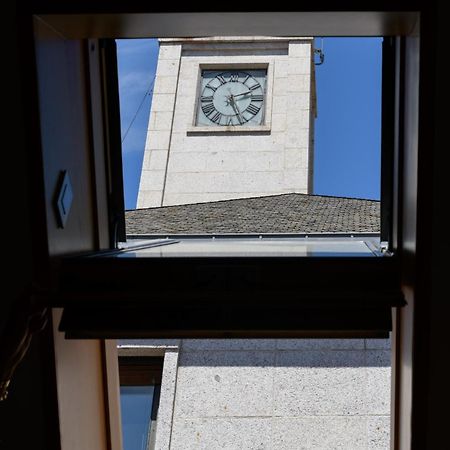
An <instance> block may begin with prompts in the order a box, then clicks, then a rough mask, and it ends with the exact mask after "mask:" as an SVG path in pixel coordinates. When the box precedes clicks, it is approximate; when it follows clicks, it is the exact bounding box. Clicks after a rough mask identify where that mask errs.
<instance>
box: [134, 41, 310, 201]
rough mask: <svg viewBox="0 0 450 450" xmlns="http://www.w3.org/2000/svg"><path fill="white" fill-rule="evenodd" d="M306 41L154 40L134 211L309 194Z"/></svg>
mask: <svg viewBox="0 0 450 450" xmlns="http://www.w3.org/2000/svg"><path fill="white" fill-rule="evenodd" d="M312 46H313V39H312V38H305V37H295V38H278V37H276V38H275V37H215V38H195V39H160V51H159V59H158V66H157V72H156V79H155V86H154V91H153V100H152V107H151V113H150V120H149V125H148V134H147V141H146V145H145V154H144V162H143V167H142V174H141V180H140V187H139V195H138V201H137V207H138V208H147V207H158V206H168V205H179V204H186V203H198V202H210V201H217V200H227V199H232V198H244V197H255V196H263V195H274V194H282V193H288V192H298V193H311V191H312V176H313V137H314V136H313V134H314V118H315V112H316V110H315V81H314V61H313V50H312Z"/></svg>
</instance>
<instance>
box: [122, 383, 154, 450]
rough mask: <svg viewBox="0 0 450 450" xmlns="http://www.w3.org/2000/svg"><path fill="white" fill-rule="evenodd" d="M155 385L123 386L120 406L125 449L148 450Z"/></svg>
mask: <svg viewBox="0 0 450 450" xmlns="http://www.w3.org/2000/svg"><path fill="white" fill-rule="evenodd" d="M153 394H154V386H121V387H120V407H121V413H122V436H123V448H124V450H146V449H147V440H148V435H149V432H150V420H151V417H150V416H151V410H152V403H153Z"/></svg>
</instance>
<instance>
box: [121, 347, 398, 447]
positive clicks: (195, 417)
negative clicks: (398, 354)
mask: <svg viewBox="0 0 450 450" xmlns="http://www.w3.org/2000/svg"><path fill="white" fill-rule="evenodd" d="M164 345H168V346H170V354H169V358H168V359H167V366H166V360H165V363H164V365H165V367H164V371H165V372H164V375H163V381H162V392H163V393H164V392H166V393H167V390H168V389H169V391H170V392H171V394H170V395H162V396H161V403H160V410H159V413H158V425H157V431H156V434H157V443H158V445H157V448H158V450H163V449H165V450H169V449H170V450H193V449H196V450H197V449H204V450H215V449H220V450H238V449H242V450H263V449H264V450H300V449H304V450H318V449H320V450H333V449H345V450H375V449H376V450H381V449H383V450H388V449H389V428H390V374H391V360H390V357H391V352H390V341H389V340H385V339H381V340H380V339H259V340H256V339H248V340H244V339H224V340H218V339H212V340H208V339H201V340H200V339H199V340H172V341H171V342H168V341H167V344H164V341H155V340H143V341H123V342H121V349H120V350H119V351H120V352H122V354H127V352H128V353H129V352H130V351H131V352H133V351H134V352H135V351H136V348H140V349H141V350H140V351H142V349H147V350H148V349H151V348H159V349H161V348H164ZM133 348H134V350H133ZM174 352H175V353H174ZM174 354H177V355H178V356H177V358H175V357H174ZM174 361H175V362H174ZM160 423H161V424H160Z"/></svg>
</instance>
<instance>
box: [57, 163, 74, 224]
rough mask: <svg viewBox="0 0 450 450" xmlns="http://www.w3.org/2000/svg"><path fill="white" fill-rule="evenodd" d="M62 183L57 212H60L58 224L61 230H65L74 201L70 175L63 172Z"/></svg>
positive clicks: (58, 193) (58, 195) (58, 194)
mask: <svg viewBox="0 0 450 450" xmlns="http://www.w3.org/2000/svg"><path fill="white" fill-rule="evenodd" d="M61 178H62V182H61V184H60V187H59V190H58V192H57V200H56V210H57V212H58V214H57V215H58V222H59V225H60V227H61V228H64V227H65V226H66V223H67V218H68V216H69V212H70V208H71V207H72V201H73V190H72V184H71V183H70V178H69V174H68V173H67V171H66V170H65V171H63V172H62V174H61Z"/></svg>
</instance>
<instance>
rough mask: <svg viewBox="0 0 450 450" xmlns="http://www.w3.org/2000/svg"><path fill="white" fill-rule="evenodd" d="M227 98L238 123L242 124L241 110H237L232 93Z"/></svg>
mask: <svg viewBox="0 0 450 450" xmlns="http://www.w3.org/2000/svg"><path fill="white" fill-rule="evenodd" d="M229 99H230V104H231V106H232V108H233V109H234V110H235V111H236V114H237V116H238V120H239V123H240V124H243V123H244V119H243V117H242V113H241V111H240V110H239V107H238V105H237V104H236V102H235V101H234V95H233V94H231V95H230V97H229Z"/></svg>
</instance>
